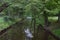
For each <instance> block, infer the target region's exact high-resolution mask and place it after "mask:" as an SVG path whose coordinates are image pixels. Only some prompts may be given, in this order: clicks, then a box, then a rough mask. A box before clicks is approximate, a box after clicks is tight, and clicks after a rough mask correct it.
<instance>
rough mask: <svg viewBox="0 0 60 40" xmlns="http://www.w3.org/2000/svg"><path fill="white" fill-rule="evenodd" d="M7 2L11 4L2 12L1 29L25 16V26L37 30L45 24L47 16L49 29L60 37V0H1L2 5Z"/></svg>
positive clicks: (0, 15)
mask: <svg viewBox="0 0 60 40" xmlns="http://www.w3.org/2000/svg"><path fill="white" fill-rule="evenodd" d="M5 2H7V3H8V4H11V5H10V6H9V7H8V8H6V9H4V10H3V11H2V12H1V13H0V30H3V29H5V28H7V27H9V26H10V25H12V24H14V23H16V22H17V21H20V20H21V19H23V18H24V19H25V20H24V23H23V24H24V25H23V27H24V28H27V26H28V27H29V28H30V29H31V30H32V31H34V27H35V31H36V30H37V26H38V25H39V24H42V25H43V26H44V25H45V16H46V19H47V22H48V26H49V29H51V28H53V29H54V30H52V32H53V33H54V34H56V35H58V36H59V37H60V0H0V6H2V4H3V3H5ZM27 17H32V19H31V20H30V21H29V20H27V19H26V18H27ZM54 26H55V27H54ZM19 27H20V26H19ZM16 28H17V27H16ZM21 28H22V27H21Z"/></svg>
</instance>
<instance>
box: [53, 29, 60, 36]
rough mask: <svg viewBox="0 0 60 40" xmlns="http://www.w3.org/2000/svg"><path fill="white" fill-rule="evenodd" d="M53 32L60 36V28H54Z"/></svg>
mask: <svg viewBox="0 0 60 40" xmlns="http://www.w3.org/2000/svg"><path fill="white" fill-rule="evenodd" d="M53 33H54V34H55V35H57V36H59V37H60V29H56V30H53Z"/></svg>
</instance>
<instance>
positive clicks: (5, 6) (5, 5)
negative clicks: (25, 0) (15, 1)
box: [0, 3, 10, 12]
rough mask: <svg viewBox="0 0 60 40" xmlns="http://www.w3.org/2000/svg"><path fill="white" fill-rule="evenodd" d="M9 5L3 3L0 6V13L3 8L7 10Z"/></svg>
mask: <svg viewBox="0 0 60 40" xmlns="http://www.w3.org/2000/svg"><path fill="white" fill-rule="evenodd" d="M9 5H10V4H8V3H4V4H2V6H0V12H2V11H3V10H4V9H5V8H7V7H8V6H9Z"/></svg>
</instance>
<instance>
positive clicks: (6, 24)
mask: <svg viewBox="0 0 60 40" xmlns="http://www.w3.org/2000/svg"><path fill="white" fill-rule="evenodd" d="M19 20H20V19H17V20H16V21H15V22H17V21H19ZM15 22H12V21H9V22H5V21H4V17H0V30H3V29H5V28H7V27H9V26H10V25H12V24H14V23H15Z"/></svg>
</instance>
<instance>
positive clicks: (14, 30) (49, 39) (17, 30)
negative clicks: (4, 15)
mask: <svg viewBox="0 0 60 40" xmlns="http://www.w3.org/2000/svg"><path fill="white" fill-rule="evenodd" d="M8 6H9V4H7V3H4V4H3V5H2V6H1V7H0V12H2V11H3V10H4V9H5V8H7V7H8ZM45 14H46V12H45V11H44V16H45V25H44V26H42V25H41V24H39V25H38V28H37V29H39V31H38V30H37V32H36V33H35V32H34V33H33V35H34V37H33V39H32V40H60V38H59V37H58V36H56V35H55V34H54V33H52V32H51V31H50V30H49V27H48V26H47V25H48V20H47V16H46V15H45ZM24 23H25V19H24V18H23V19H21V20H19V21H18V22H16V23H15V24H12V25H10V26H9V27H7V28H6V29H4V30H1V31H0V40H25V35H24V32H23V30H24ZM34 30H35V29H34Z"/></svg>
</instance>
